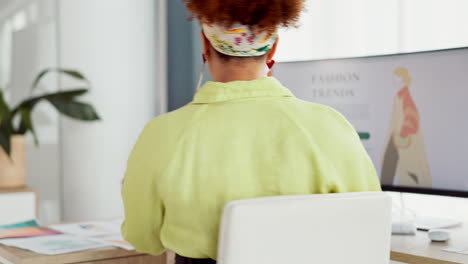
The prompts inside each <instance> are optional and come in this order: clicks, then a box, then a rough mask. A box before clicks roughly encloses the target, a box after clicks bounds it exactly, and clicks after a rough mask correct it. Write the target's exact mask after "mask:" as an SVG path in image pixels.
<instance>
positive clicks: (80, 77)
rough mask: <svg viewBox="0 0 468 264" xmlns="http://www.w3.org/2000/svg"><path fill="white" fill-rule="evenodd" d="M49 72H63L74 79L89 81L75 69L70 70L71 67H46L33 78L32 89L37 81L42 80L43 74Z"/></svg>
mask: <svg viewBox="0 0 468 264" xmlns="http://www.w3.org/2000/svg"><path fill="white" fill-rule="evenodd" d="M50 72H58V73H63V74H65V75H68V76H70V77H72V78H74V79H77V80H82V81H86V82H89V81H88V80H87V79H86V77H85V76H84V75H83V74H81V73H80V72H79V71H76V70H71V69H61V68H47V69H45V70H43V71H41V72H40V73H39V74H38V75H37V76H36V78H35V79H34V82H33V85H32V89H34V88H36V87H37V85H38V84H39V82H40V81H41V80H42V78H44V76H45V75H46V74H48V73H50Z"/></svg>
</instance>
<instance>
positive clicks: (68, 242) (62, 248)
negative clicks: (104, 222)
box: [0, 235, 110, 255]
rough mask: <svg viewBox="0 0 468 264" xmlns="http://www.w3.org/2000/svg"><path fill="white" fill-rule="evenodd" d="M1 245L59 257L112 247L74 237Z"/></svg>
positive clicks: (31, 239) (8, 241)
mask: <svg viewBox="0 0 468 264" xmlns="http://www.w3.org/2000/svg"><path fill="white" fill-rule="evenodd" d="M0 243H1V244H4V245H6V246H12V247H17V248H22V249H26V250H30V251H33V252H36V253H39V254H44V255H59V254H65V253H71V252H77V251H83V250H88V249H95V248H101V247H107V246H110V245H109V244H106V243H105V242H98V241H93V240H90V239H88V238H85V237H78V236H73V235H55V236H45V237H32V238H19V239H5V240H1V241H0Z"/></svg>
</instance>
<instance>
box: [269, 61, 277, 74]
mask: <svg viewBox="0 0 468 264" xmlns="http://www.w3.org/2000/svg"><path fill="white" fill-rule="evenodd" d="M275 63H276V61H275V60H270V61H269V62H267V66H268V69H270V70H269V71H268V74H267V76H268V77H271V76H273V72H271V68H273V66H274V65H275Z"/></svg>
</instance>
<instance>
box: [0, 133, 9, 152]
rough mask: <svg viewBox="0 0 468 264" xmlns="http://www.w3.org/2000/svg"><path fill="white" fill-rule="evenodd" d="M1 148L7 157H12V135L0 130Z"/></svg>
mask: <svg viewBox="0 0 468 264" xmlns="http://www.w3.org/2000/svg"><path fill="white" fill-rule="evenodd" d="M0 146H1V147H2V148H3V150H4V151H5V152H6V154H7V155H10V134H9V133H8V132H7V131H4V130H3V129H0Z"/></svg>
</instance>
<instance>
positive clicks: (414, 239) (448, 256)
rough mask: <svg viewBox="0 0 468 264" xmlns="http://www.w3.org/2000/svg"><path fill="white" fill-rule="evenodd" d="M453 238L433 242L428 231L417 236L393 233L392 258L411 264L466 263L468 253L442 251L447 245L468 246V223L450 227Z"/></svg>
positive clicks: (417, 233)
mask: <svg viewBox="0 0 468 264" xmlns="http://www.w3.org/2000/svg"><path fill="white" fill-rule="evenodd" d="M449 230H450V231H452V234H451V239H450V240H449V241H447V242H444V243H435V242H431V241H430V240H429V238H428V236H427V232H423V231H417V232H416V236H406V235H393V236H392V252H391V259H392V260H395V261H401V262H405V263H410V264H454V263H457V264H460V263H462V264H466V263H468V255H463V254H458V253H452V252H446V251H442V249H444V248H447V247H463V246H467V247H468V223H464V224H463V226H461V227H457V228H451V229H449Z"/></svg>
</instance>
